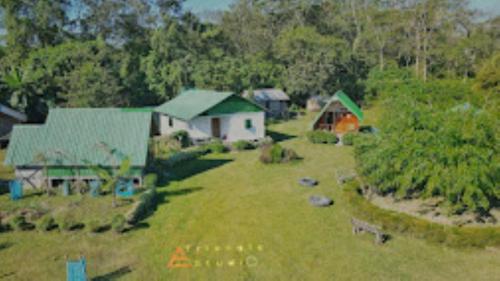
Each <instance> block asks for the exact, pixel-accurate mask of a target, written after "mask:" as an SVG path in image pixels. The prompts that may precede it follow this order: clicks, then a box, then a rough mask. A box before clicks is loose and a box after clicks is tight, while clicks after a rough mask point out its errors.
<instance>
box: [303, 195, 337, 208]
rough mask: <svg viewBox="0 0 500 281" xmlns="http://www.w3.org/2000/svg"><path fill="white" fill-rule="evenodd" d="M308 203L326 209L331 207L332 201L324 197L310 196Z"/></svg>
mask: <svg viewBox="0 0 500 281" xmlns="http://www.w3.org/2000/svg"><path fill="white" fill-rule="evenodd" d="M309 203H311V205H313V206H316V207H327V206H330V205H333V200H332V199H330V198H328V197H325V196H319V195H312V196H311V197H309Z"/></svg>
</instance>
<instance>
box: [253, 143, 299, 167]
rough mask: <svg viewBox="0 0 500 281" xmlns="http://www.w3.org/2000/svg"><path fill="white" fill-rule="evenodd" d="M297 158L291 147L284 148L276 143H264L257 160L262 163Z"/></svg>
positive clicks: (288, 160) (281, 161)
mask: <svg viewBox="0 0 500 281" xmlns="http://www.w3.org/2000/svg"><path fill="white" fill-rule="evenodd" d="M297 159H299V156H298V155H297V153H296V152H295V151H294V150H293V149H290V148H284V147H282V146H281V145H279V144H277V143H275V144H272V145H264V146H263V147H262V148H261V153H260V157H259V160H260V161H261V162H262V163H264V164H273V163H274V164H276V163H286V162H290V161H293V160H297Z"/></svg>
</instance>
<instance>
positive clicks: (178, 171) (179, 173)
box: [158, 159, 233, 186]
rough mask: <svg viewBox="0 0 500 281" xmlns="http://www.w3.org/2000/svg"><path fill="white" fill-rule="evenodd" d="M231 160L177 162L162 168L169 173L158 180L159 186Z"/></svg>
mask: <svg viewBox="0 0 500 281" xmlns="http://www.w3.org/2000/svg"><path fill="white" fill-rule="evenodd" d="M231 161H233V160H231V159H194V160H190V161H186V162H182V163H179V164H178V165H177V166H175V167H173V168H167V167H165V168H163V170H166V171H167V172H168V174H169V176H168V178H166V179H162V180H161V181H159V183H158V185H159V186H164V185H166V184H167V183H168V182H169V181H172V180H174V181H181V180H184V179H187V178H189V177H192V176H194V175H197V174H201V173H203V172H206V171H208V170H212V169H215V168H218V167H220V166H222V165H224V164H227V163H229V162H231Z"/></svg>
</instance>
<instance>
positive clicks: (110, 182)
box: [91, 157, 132, 207]
mask: <svg viewBox="0 0 500 281" xmlns="http://www.w3.org/2000/svg"><path fill="white" fill-rule="evenodd" d="M131 167H132V162H131V161H130V158H129V157H125V158H123V159H122V161H121V163H120V165H119V166H118V169H116V168H111V169H109V168H105V167H102V166H91V169H92V170H94V171H95V173H96V174H97V176H98V177H99V178H100V179H101V180H102V181H103V182H104V184H103V186H102V189H103V190H107V191H110V192H111V194H113V207H116V188H115V187H116V184H117V183H118V182H119V181H120V180H123V179H124V178H126V177H127V176H128V175H129V174H130V170H131Z"/></svg>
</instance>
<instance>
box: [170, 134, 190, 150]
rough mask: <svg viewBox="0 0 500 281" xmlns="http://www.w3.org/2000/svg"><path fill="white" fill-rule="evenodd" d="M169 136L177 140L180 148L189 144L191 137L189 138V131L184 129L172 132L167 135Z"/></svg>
mask: <svg viewBox="0 0 500 281" xmlns="http://www.w3.org/2000/svg"><path fill="white" fill-rule="evenodd" d="M169 137H170V138H172V139H175V140H177V141H178V142H179V143H180V145H181V148H186V147H188V146H189V145H191V139H190V138H189V133H188V132H187V131H184V130H180V131H176V132H173V133H172V134H170V135H169Z"/></svg>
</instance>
